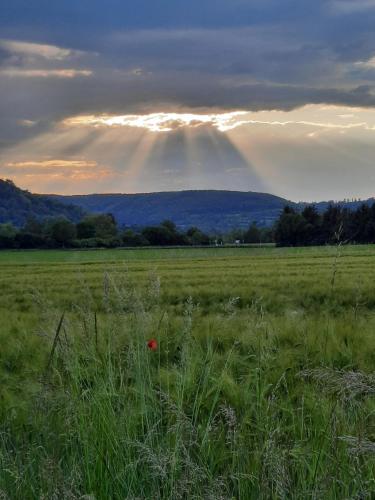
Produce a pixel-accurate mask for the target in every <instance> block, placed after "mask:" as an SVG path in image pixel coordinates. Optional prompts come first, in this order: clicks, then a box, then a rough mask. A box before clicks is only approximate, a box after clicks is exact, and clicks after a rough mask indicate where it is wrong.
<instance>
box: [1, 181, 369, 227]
mask: <svg viewBox="0 0 375 500" xmlns="http://www.w3.org/2000/svg"><path fill="white" fill-rule="evenodd" d="M374 202H375V199H374V198H370V199H368V200H365V201H358V200H357V201H342V202H332V201H322V202H317V203H305V202H299V203H295V202H292V201H289V200H287V199H285V198H282V197H279V196H275V195H272V194H268V193H258V192H253V191H247V192H244V191H225V190H201V191H200V190H195V191H194V190H189V191H165V192H159V193H137V194H88V195H71V196H67V195H54V194H50V195H47V194H45V195H41V194H32V193H30V192H29V191H26V190H23V189H20V188H18V187H17V186H16V185H15V184H14V183H13V182H11V181H8V180H1V179H0V223H3V222H12V223H13V224H14V225H15V226H18V227H20V226H22V225H24V224H25V222H26V221H27V219H28V218H29V217H35V218H36V219H45V218H49V217H59V216H63V217H66V218H67V219H69V220H71V221H73V222H77V221H79V220H80V219H81V218H82V217H83V216H84V215H85V214H86V213H112V214H113V215H114V216H115V218H116V220H117V222H118V223H119V225H120V226H127V227H145V226H150V225H157V224H160V222H162V221H163V220H166V219H169V220H172V221H173V222H174V223H175V224H176V225H177V226H178V227H179V228H180V229H182V230H185V229H187V228H188V227H191V226H197V227H199V228H200V229H202V230H204V231H223V232H224V231H228V230H230V229H233V228H247V227H248V226H249V225H250V224H251V223H252V222H256V223H257V224H258V225H259V226H270V225H272V224H273V222H274V221H275V220H276V219H277V218H278V216H279V214H280V211H281V210H282V209H283V207H284V206H285V205H289V206H292V207H294V208H296V209H302V208H303V207H304V206H306V205H311V204H313V205H315V206H316V207H317V208H318V210H319V211H324V210H325V209H326V208H327V206H328V205H329V204H330V203H335V204H340V205H341V206H345V207H348V208H350V209H356V208H357V207H358V206H359V205H360V204H361V203H368V204H372V203H374Z"/></svg>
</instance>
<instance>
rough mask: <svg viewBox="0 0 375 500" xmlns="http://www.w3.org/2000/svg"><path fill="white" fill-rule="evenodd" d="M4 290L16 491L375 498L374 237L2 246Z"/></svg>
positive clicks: (4, 475)
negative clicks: (276, 242) (325, 243)
mask: <svg viewBox="0 0 375 500" xmlns="http://www.w3.org/2000/svg"><path fill="white" fill-rule="evenodd" d="M0 292H1V299H0V417H1V421H0V498H4V499H7V498H9V499H13V498H14V499H42V498H43V499H79V498H85V499H86V500H88V499H91V500H93V499H126V498H128V499H234V498H235V499H245V500H247V499H279V498H280V499H282V498H285V499H309V498H311V499H367V498H368V499H371V498H375V480H374V477H375V370H374V368H375V247H374V246H371V245H368V246H365V245H364V246H345V247H344V246H343V247H321V248H298V249H297V248H295V249H294V248H291V249H283V248H271V247H269V248H207V249H203V248H202V249H201V248H197V249H186V248H185V249H137V250H132V249H129V250H122V249H116V250H92V251H73V250H71V251H52V250H51V251H28V252H27V251H24V252H16V251H14V252H5V251H4V252H0ZM151 339H155V341H156V342H155V343H154V344H151V345H152V346H153V348H152V349H150V348H149V346H148V342H149V341H150V340H151Z"/></svg>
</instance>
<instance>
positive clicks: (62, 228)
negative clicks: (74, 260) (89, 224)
mask: <svg viewBox="0 0 375 500" xmlns="http://www.w3.org/2000/svg"><path fill="white" fill-rule="evenodd" d="M48 233H49V236H50V237H51V239H52V241H53V242H54V243H55V244H57V246H61V247H65V246H70V245H71V243H72V241H73V240H74V238H75V237H76V235H77V231H76V226H75V225H74V224H73V223H72V222H70V221H68V220H67V219H63V218H60V219H56V220H54V221H53V222H51V223H50V226H49V228H48Z"/></svg>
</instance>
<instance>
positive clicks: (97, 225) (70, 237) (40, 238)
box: [0, 214, 210, 249]
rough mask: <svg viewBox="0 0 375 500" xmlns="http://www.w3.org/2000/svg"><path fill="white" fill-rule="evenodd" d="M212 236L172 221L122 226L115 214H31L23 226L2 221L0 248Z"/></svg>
mask: <svg viewBox="0 0 375 500" xmlns="http://www.w3.org/2000/svg"><path fill="white" fill-rule="evenodd" d="M208 244H210V237H209V236H208V235H207V234H205V233H203V232H202V231H201V230H199V229H198V228H197V227H191V228H189V229H188V230H187V231H186V232H182V231H179V230H178V229H177V227H176V225H175V224H174V223H173V222H171V221H164V222H162V223H161V224H159V225H158V226H149V227H145V228H142V229H141V230H139V231H137V230H133V229H121V228H119V227H118V226H117V223H116V220H115V218H114V217H113V215H111V214H99V215H87V216H85V217H84V218H83V219H82V220H81V221H80V222H78V223H74V222H71V221H69V220H68V219H66V218H64V217H57V218H50V219H46V220H44V221H40V220H37V219H35V218H33V217H30V218H29V219H28V220H27V222H26V224H24V226H23V227H21V228H17V227H15V226H14V225H13V224H11V223H5V224H0V248H3V249H4V248H20V249H22V248H97V247H104V248H115V247H121V246H148V245H152V246H169V245H172V246H173V245H208Z"/></svg>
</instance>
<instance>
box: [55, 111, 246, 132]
mask: <svg viewBox="0 0 375 500" xmlns="http://www.w3.org/2000/svg"><path fill="white" fill-rule="evenodd" d="M244 114H246V111H235V112H232V113H218V114H198V113H151V114H148V115H117V116H116V115H112V116H111V115H99V116H95V115H88V116H75V117H71V118H67V119H66V120H64V121H63V124H64V125H66V126H68V127H69V126H72V125H73V126H74V125H83V126H94V127H116V126H117V127H135V128H144V129H147V130H149V131H151V132H171V131H172V130H177V129H179V128H182V127H191V128H196V127H199V126H202V125H211V126H213V127H214V128H216V129H217V130H219V131H221V132H225V131H227V130H231V129H232V128H234V127H236V126H238V124H239V119H240V117H241V116H243V115H244Z"/></svg>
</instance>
